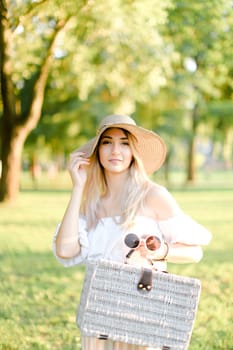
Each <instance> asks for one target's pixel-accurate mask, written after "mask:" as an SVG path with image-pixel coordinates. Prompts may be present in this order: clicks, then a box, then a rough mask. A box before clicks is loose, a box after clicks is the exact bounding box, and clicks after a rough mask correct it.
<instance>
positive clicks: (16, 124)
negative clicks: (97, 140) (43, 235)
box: [0, 1, 66, 200]
mask: <svg viewBox="0 0 233 350" xmlns="http://www.w3.org/2000/svg"><path fill="white" fill-rule="evenodd" d="M0 6H1V17H0V47H1V95H2V102H3V114H2V147H1V152H2V155H1V159H2V174H1V183H0V200H10V199H11V200H12V199H15V197H16V194H17V192H18V190H19V177H20V169H21V154H22V149H23V145H24V142H25V139H26V137H27V136H28V134H29V133H30V132H31V130H33V129H34V128H35V126H36V125H37V123H38V120H39V118H40V115H41V109H42V105H43V99H44V91H45V87H46V81H47V78H48V74H49V69H50V66H51V61H52V54H53V51H54V47H55V43H56V39H57V36H58V33H59V32H60V31H61V30H62V29H63V28H64V26H65V23H66V22H65V21H56V22H54V23H53V28H52V30H51V33H50V35H48V40H47V42H46V43H47V49H46V51H45V52H44V55H43V57H42V59H41V62H40V64H39V65H38V66H37V67H36V69H35V70H34V71H33V72H32V73H31V75H30V77H29V78H28V79H24V80H23V81H22V80H21V83H23V88H22V89H21V91H20V94H19V95H18V94H17V92H16V86H15V84H14V81H13V74H14V71H13V66H12V60H11V57H12V50H13V47H12V46H13V41H12V37H13V34H14V25H15V23H11V18H10V5H9V4H8V3H7V2H6V1H0ZM34 10H35V6H34V7H33V8H30V7H29V8H27V9H26V11H25V15H26V14H27V15H30V13H31V12H33V11H34ZM15 18H16V17H15ZM15 18H13V19H15ZM18 82H19V81H18Z"/></svg>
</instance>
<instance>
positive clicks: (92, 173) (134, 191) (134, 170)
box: [81, 129, 152, 229]
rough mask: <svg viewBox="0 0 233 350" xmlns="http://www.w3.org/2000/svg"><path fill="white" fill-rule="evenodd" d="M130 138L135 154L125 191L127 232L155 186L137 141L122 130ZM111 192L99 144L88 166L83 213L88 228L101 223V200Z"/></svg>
mask: <svg viewBox="0 0 233 350" xmlns="http://www.w3.org/2000/svg"><path fill="white" fill-rule="evenodd" d="M122 130H123V132H124V133H125V134H126V135H127V137H128V141H129V146H130V148H131V151H132V155H133V160H132V163H131V166H130V168H129V176H128V179H127V181H126V182H125V184H124V186H123V188H122V191H121V193H122V200H121V220H120V224H121V225H122V228H123V229H127V228H128V227H130V225H131V224H132V222H133V220H134V217H135V216H136V214H137V212H138V211H139V209H140V208H142V207H143V205H144V200H145V197H146V194H147V193H148V191H149V189H150V188H151V186H152V182H151V180H150V179H149V178H148V176H147V174H146V172H145V170H144V166H143V163H142V160H141V159H140V157H139V153H138V151H137V148H136V140H135V138H134V136H133V135H132V134H130V133H129V132H128V131H126V130H124V129H122ZM106 191H107V183H106V180H105V175H104V169H103V167H102V166H101V164H100V161H99V156H98V145H97V147H96V149H95V151H94V153H93V155H92V157H91V162H90V166H89V167H88V175H87V181H86V184H85V188H84V195H83V201H82V206H81V212H82V214H83V215H85V216H86V219H87V225H88V228H89V229H90V228H94V227H95V226H96V225H97V222H98V220H99V219H100V218H99V216H98V208H99V205H100V200H101V197H102V196H103V195H104V194H105V193H106Z"/></svg>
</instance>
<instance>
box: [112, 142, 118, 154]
mask: <svg viewBox="0 0 233 350" xmlns="http://www.w3.org/2000/svg"><path fill="white" fill-rule="evenodd" d="M119 152H120V145H118V144H117V143H114V144H113V145H112V153H113V154H115V153H119Z"/></svg>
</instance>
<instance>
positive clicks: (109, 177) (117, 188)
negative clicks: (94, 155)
mask: <svg viewBox="0 0 233 350" xmlns="http://www.w3.org/2000/svg"><path fill="white" fill-rule="evenodd" d="M128 176H129V174H128V172H124V173H121V174H108V173H107V174H105V179H106V183H107V191H106V194H105V197H106V198H112V199H113V200H116V199H118V200H120V198H121V197H122V189H123V188H124V186H125V183H126V181H127V179H128Z"/></svg>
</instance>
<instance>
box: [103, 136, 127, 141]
mask: <svg viewBox="0 0 233 350" xmlns="http://www.w3.org/2000/svg"><path fill="white" fill-rule="evenodd" d="M102 139H110V140H111V139H112V136H102ZM120 140H128V137H127V136H124V137H120Z"/></svg>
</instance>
